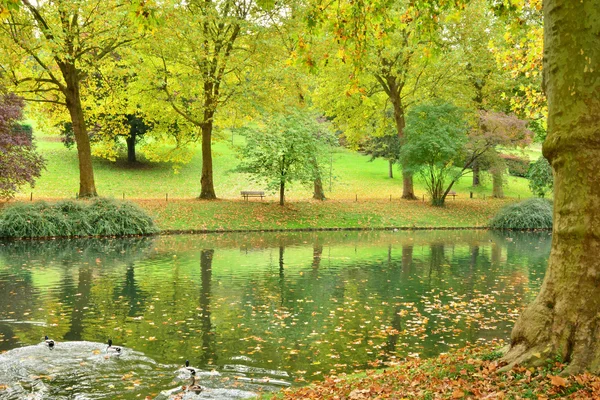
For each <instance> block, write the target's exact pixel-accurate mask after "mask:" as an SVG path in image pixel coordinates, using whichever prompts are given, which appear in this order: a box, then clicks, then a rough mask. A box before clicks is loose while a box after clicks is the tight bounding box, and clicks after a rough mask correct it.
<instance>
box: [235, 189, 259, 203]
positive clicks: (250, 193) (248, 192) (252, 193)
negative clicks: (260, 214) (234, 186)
mask: <svg viewBox="0 0 600 400" xmlns="http://www.w3.org/2000/svg"><path fill="white" fill-rule="evenodd" d="M240 193H241V194H242V197H243V198H244V200H246V201H248V197H260V199H261V200H262V199H263V197H265V192H262V191H256V190H242V191H241V192H240Z"/></svg>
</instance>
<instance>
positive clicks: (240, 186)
mask: <svg viewBox="0 0 600 400" xmlns="http://www.w3.org/2000/svg"><path fill="white" fill-rule="evenodd" d="M36 137H37V145H38V148H39V151H40V153H41V154H42V155H43V156H44V158H45V159H46V160H47V169H46V170H45V171H43V172H42V176H41V177H40V178H39V179H38V180H37V183H36V187H35V188H34V189H32V190H31V189H29V188H23V192H22V193H20V194H18V195H17V198H18V199H29V196H30V195H31V193H32V192H33V198H34V200H35V199H41V198H46V199H48V198H73V197H75V193H76V192H77V190H78V188H79V171H78V161H77V152H76V151H75V149H71V150H67V149H66V148H65V147H64V146H63V144H62V143H61V142H60V138H59V137H57V136H49V135H43V134H39V133H38V134H36ZM241 140H242V138H240V137H237V136H236V137H235V138H234V143H235V144H239V143H240V142H241ZM531 151H532V152H535V151H539V150H537V149H533V148H532V149H531ZM213 152H214V182H215V190H216V193H217V196H219V197H220V198H224V199H239V197H240V191H241V190H262V189H263V188H264V187H263V185H260V184H256V183H252V182H250V181H249V179H248V176H247V175H245V174H242V173H238V172H234V171H233V169H234V168H235V167H236V165H237V164H238V159H237V155H236V152H235V149H234V147H232V145H231V142H230V141H220V142H216V143H215V144H214V146H213ZM139 155H140V160H141V162H139V163H136V164H128V163H127V162H126V161H124V160H122V159H120V160H117V161H116V162H111V161H107V160H104V159H101V158H97V157H95V158H94V159H93V165H94V173H95V178H96V187H97V189H98V193H99V194H100V195H101V196H104V197H114V198H122V197H123V195H125V198H126V199H164V198H165V196H166V195H167V194H168V196H169V199H193V198H195V197H197V196H198V195H199V193H200V172H201V164H202V158H201V154H200V148H199V146H198V147H197V148H196V149H195V153H194V156H193V158H192V160H191V162H190V163H189V164H186V165H182V166H181V167H180V168H179V169H178V172H177V173H174V169H173V165H172V164H170V163H150V162H148V161H145V159H144V157H143V148H141V149H140V151H139ZM328 161H329V162H328V163H327V165H324V166H323V168H324V170H325V171H326V173H327V174H329V172H330V171H331V175H332V178H331V180H330V179H329V177H326V178H325V180H324V186H325V192H326V196H327V197H328V198H330V199H334V200H354V199H355V198H356V197H357V196H358V199H359V200H364V199H380V200H383V199H387V200H389V197H390V196H392V199H399V198H400V196H401V195H402V177H401V173H400V171H399V170H398V168H395V170H394V173H395V177H394V178H393V179H390V178H388V176H387V174H388V164H387V161H385V160H379V159H377V160H375V161H373V162H369V157H368V156H364V155H362V154H360V153H356V152H353V151H349V150H346V149H343V148H337V149H333V152H332V153H331V157H330V159H329V160H328ZM505 180H506V184H505V189H504V192H505V195H506V196H507V197H509V198H519V197H520V198H528V197H532V194H531V192H530V191H529V188H528V182H527V180H526V179H524V178H518V177H513V176H508V175H507V176H506V178H505ZM471 181H472V179H471V177H470V176H465V177H464V178H463V179H461V180H460V181H459V182H458V183H457V184H456V185H455V187H454V190H455V191H456V192H457V193H458V194H459V198H466V197H468V196H469V192H470V191H474V192H475V193H474V195H475V197H477V198H483V197H484V196H486V197H489V196H490V195H491V192H492V187H491V179H490V178H489V177H486V176H485V175H484V178H483V182H482V185H481V187H478V188H477V189H474V188H472V187H471ZM415 191H416V194H417V195H418V196H422V195H423V194H425V186H424V184H423V182H421V180H420V178H419V177H416V178H415ZM268 195H269V197H268V199H269V200H275V199H276V198H277V197H276V194H275V193H268ZM286 196H287V198H288V199H289V200H295V201H297V200H308V199H310V198H311V197H312V187H305V186H301V185H291V186H290V187H289V190H288V191H287V193H286Z"/></svg>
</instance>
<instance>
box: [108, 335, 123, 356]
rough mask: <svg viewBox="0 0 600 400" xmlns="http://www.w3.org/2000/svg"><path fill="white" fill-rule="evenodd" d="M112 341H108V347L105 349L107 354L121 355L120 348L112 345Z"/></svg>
mask: <svg viewBox="0 0 600 400" xmlns="http://www.w3.org/2000/svg"><path fill="white" fill-rule="evenodd" d="M112 344H113V342H112V339H108V347H107V348H106V352H107V353H113V354H115V355H121V350H122V349H121V348H120V347H119V346H113V345H112Z"/></svg>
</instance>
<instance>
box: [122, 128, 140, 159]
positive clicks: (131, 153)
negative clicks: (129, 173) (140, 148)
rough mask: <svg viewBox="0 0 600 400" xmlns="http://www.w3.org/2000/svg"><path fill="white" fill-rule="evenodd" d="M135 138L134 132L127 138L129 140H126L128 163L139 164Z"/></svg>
mask: <svg viewBox="0 0 600 400" xmlns="http://www.w3.org/2000/svg"><path fill="white" fill-rule="evenodd" d="M135 137H136V134H135V133H133V132H132V133H130V134H129V136H127V139H125V141H126V142H127V162H130V163H135V162H137V158H136V156H135Z"/></svg>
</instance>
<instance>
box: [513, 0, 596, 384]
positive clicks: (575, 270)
mask: <svg viewBox="0 0 600 400" xmlns="http://www.w3.org/2000/svg"><path fill="white" fill-rule="evenodd" d="M544 21H545V28H544V48H545V50H544V52H545V54H544V83H545V90H546V95H547V98H548V137H547V139H546V141H545V142H544V146H543V152H544V156H545V157H546V158H548V160H550V163H551V164H552V168H553V170H554V190H555V192H554V228H553V236H552V251H551V254H550V259H549V262H548V270H547V271H546V276H545V278H544V282H543V284H542V288H541V290H540V293H539V294H538V296H537V298H536V299H535V300H534V302H533V303H532V304H531V305H530V306H529V307H528V308H527V309H526V310H525V311H524V312H523V314H522V315H521V316H520V318H519V320H518V321H517V322H516V324H515V327H514V329H513V332H512V336H511V347H510V350H509V351H508V353H507V354H506V355H505V357H504V360H505V361H507V362H508V363H509V367H510V365H513V364H514V363H520V364H528V365H540V364H543V363H544V362H545V359H546V358H551V357H553V356H555V355H556V354H558V355H560V356H561V357H562V359H563V360H564V361H565V362H566V363H568V366H567V368H566V369H565V370H564V371H563V374H564V375H566V374H571V373H579V372H582V371H585V370H587V371H590V372H592V373H595V374H598V373H600V257H599V256H598V255H599V254H600V185H598V171H599V170H600V124H599V121H598V116H599V115H600V67H599V66H600V0H587V1H583V2H579V1H571V0H545V1H544Z"/></svg>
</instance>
